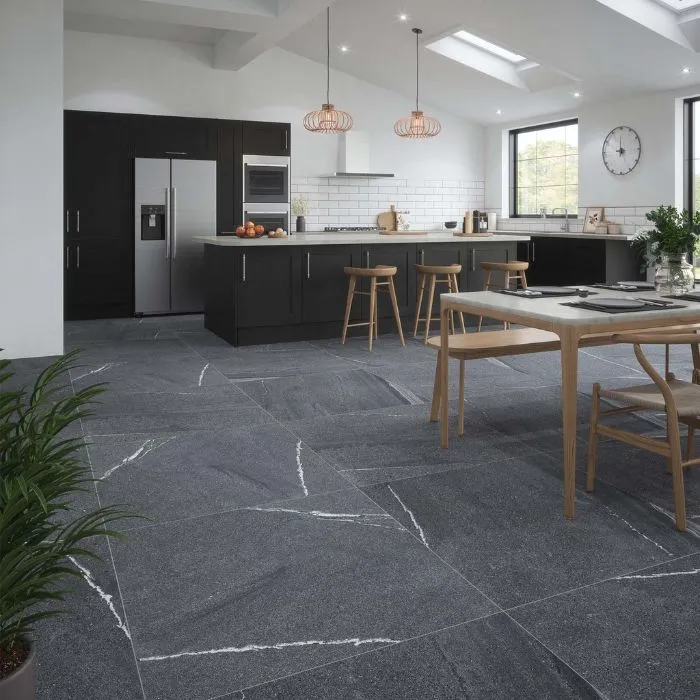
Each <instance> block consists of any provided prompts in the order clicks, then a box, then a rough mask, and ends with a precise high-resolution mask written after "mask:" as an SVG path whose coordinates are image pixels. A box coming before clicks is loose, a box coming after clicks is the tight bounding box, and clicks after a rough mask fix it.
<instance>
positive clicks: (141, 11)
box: [64, 0, 277, 33]
mask: <svg viewBox="0 0 700 700" xmlns="http://www.w3.org/2000/svg"><path fill="white" fill-rule="evenodd" d="M64 7H65V10H66V11H67V12H77V13H83V14H95V15H102V16H106V17H114V18H115V19H122V20H130V21H136V22H138V21H142V22H166V23H168V24H182V25H189V26H195V27H207V28H211V29H222V30H224V31H236V32H251V33H257V32H260V31H263V30H264V29H265V28H266V27H267V26H268V25H269V24H270V23H271V22H275V21H276V17H277V14H276V2H275V0H236V1H235V2H234V1H233V0H119V1H118V2H115V0H65V5H64Z"/></svg>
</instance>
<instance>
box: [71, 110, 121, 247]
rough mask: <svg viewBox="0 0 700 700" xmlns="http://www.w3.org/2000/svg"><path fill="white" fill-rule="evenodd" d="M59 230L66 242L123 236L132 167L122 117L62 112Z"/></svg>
mask: <svg viewBox="0 0 700 700" xmlns="http://www.w3.org/2000/svg"><path fill="white" fill-rule="evenodd" d="M64 122H65V129H64V198H65V212H64V217H65V220H64V231H65V235H66V237H67V238H129V239H131V232H132V230H133V210H132V201H133V165H132V163H131V160H130V158H129V130H128V129H129V121H128V119H127V118H126V117H124V116H122V115H115V114H102V113H94V112H66V113H65V119H64Z"/></svg>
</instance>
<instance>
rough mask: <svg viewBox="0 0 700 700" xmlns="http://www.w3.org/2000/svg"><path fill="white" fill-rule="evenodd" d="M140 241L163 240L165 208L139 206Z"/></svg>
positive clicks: (151, 205)
mask: <svg viewBox="0 0 700 700" xmlns="http://www.w3.org/2000/svg"><path fill="white" fill-rule="evenodd" d="M141 240H142V241H164V240H165V206H164V205H163V204H142V205H141Z"/></svg>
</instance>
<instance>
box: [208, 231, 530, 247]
mask: <svg viewBox="0 0 700 700" xmlns="http://www.w3.org/2000/svg"><path fill="white" fill-rule="evenodd" d="M196 240H198V241H199V242H200V243H208V244H211V245H216V246H226V247H227V246H233V247H243V248H246V247H270V246H272V247H275V246H290V245H292V246H298V245H303V246H308V245H354V244H358V243H359V244H364V245H367V244H374V245H376V244H378V243H381V244H387V243H389V244H391V243H479V244H481V243H502V242H503V241H508V242H512V241H529V240H530V238H529V236H527V235H525V236H510V235H496V236H474V237H472V238H469V237H462V236H453V235H452V234H451V233H440V232H437V233H423V234H420V235H412V236H402V235H396V236H393V235H392V236H386V235H382V234H379V233H362V232H359V233H295V234H293V235H291V236H287V238H268V237H267V236H263V237H262V238H237V237H236V236H196Z"/></svg>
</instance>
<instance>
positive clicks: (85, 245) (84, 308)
mask: <svg viewBox="0 0 700 700" xmlns="http://www.w3.org/2000/svg"><path fill="white" fill-rule="evenodd" d="M64 269H65V273H66V274H65V288H64V306H65V316H66V320H76V319H90V318H114V317H119V316H129V315H130V314H131V310H132V295H133V281H132V280H133V258H132V242H131V240H130V239H129V240H125V239H124V238H82V239H71V240H68V241H67V242H66V245H65V250H64Z"/></svg>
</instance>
